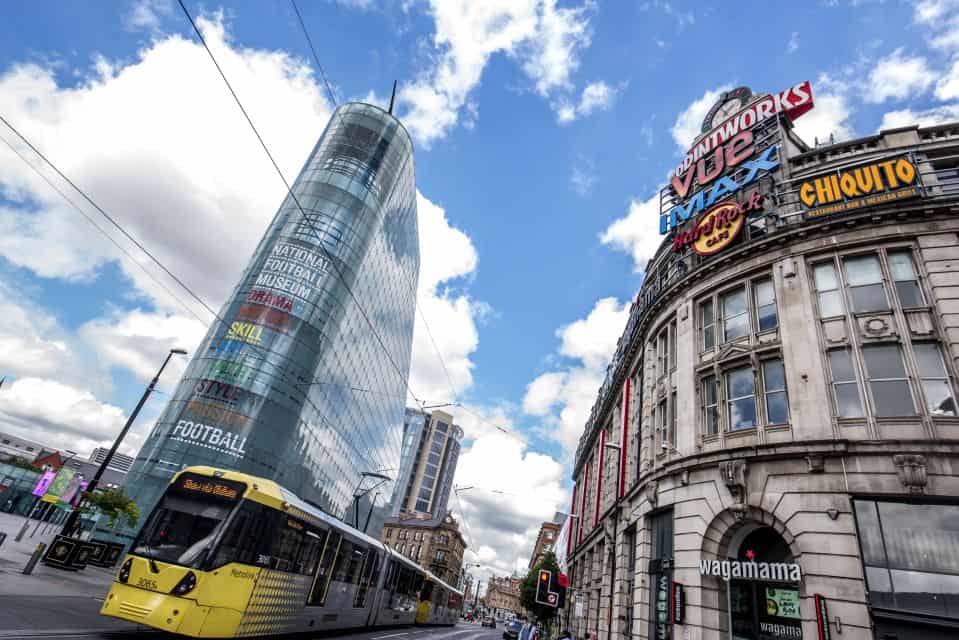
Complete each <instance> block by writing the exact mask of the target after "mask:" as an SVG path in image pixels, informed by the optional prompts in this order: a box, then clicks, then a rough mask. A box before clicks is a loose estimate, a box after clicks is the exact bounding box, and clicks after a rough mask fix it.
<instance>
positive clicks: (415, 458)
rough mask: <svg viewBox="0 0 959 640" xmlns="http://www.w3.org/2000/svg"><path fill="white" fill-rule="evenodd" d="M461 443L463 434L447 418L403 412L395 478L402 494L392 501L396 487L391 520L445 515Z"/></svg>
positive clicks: (408, 410) (409, 410) (441, 413)
mask: <svg viewBox="0 0 959 640" xmlns="http://www.w3.org/2000/svg"><path fill="white" fill-rule="evenodd" d="M462 440H463V430H462V429H461V428H460V427H458V426H457V425H455V424H453V416H451V415H450V414H448V413H446V412H444V411H434V412H432V413H425V412H423V411H419V410H418V409H410V408H407V409H406V416H405V419H404V423H403V455H402V458H401V461H400V473H399V476H398V478H399V479H400V481H401V482H402V483H403V484H405V486H406V490H405V491H404V492H403V493H402V495H403V499H402V500H396V498H397V497H398V496H399V495H400V493H399V492H400V490H401V489H402V487H401V486H398V487H396V490H397V494H396V495H395V496H394V506H393V515H394V516H398V515H399V514H400V513H402V512H407V513H409V512H417V513H429V514H432V515H433V517H434V518H442V517H443V516H445V515H446V513H447V511H448V510H449V500H450V493H451V491H452V489H453V476H454V475H455V474H456V463H457V462H458V461H459V456H460V443H461V442H462Z"/></svg>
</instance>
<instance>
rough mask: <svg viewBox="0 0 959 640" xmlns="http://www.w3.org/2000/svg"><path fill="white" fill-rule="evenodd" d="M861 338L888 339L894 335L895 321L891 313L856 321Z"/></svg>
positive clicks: (860, 318)
mask: <svg viewBox="0 0 959 640" xmlns="http://www.w3.org/2000/svg"><path fill="white" fill-rule="evenodd" d="M857 322H858V324H859V331H860V334H861V335H862V336H863V338H888V337H890V336H894V335H896V333H897V331H896V321H895V318H893V317H892V314H891V313H884V314H874V315H869V316H867V317H859V318H858V319H857Z"/></svg>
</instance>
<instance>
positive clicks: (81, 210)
mask: <svg viewBox="0 0 959 640" xmlns="http://www.w3.org/2000/svg"><path fill="white" fill-rule="evenodd" d="M0 140H3V143H4V144H5V145H7V147H9V148H10V150H11V151H13V152H14V153H15V154H17V157H18V158H20V159H21V160H23V163H24V164H25V165H27V166H28V167H30V168H31V169H33V171H34V173H36V174H37V175H38V176H40V178H41V179H42V180H43V181H44V182H46V183H47V185H49V187H50V188H51V189H53V190H54V191H56V192H57V193H58V194H59V195H60V197H61V198H63V199H64V200H65V201H66V202H67V204H69V205H70V206H71V207H73V208H74V209H76V210H77V212H78V213H79V214H80V215H82V216H83V217H84V218H86V220H87V222H89V223H90V224H91V225H93V228H94V229H96V230H97V231H99V232H100V233H101V234H103V236H104V237H105V238H106V239H107V240H109V241H110V242H111V243H112V244H113V246H115V247H116V248H117V249H119V250H120V251H122V252H123V254H124V255H125V256H126V257H127V258H129V259H130V261H131V262H132V263H133V264H135V265H136V266H137V267H139V268H140V270H141V271H143V273H145V274H146V275H147V277H149V278H150V279H151V280H153V281H154V282H155V283H157V285H159V286H160V288H162V289H163V290H164V291H165V292H166V293H167V295H169V296H170V297H171V298H173V299H174V300H175V301H176V302H177V303H179V304H180V306H182V307H183V308H184V309H185V310H186V311H187V313H189V314H190V315H192V316H193V317H194V318H196V319H197V320H198V321H200V323H202V324H205V323H206V320H204V319H203V318H201V317H200V316H199V315H197V313H196V312H195V311H194V310H193V309H191V308H190V307H189V306H187V304H186V303H185V302H183V300H182V299H181V298H180V297H179V296H177V295H176V294H174V293H173V292H172V291H170V289H169V288H168V287H167V286H166V285H165V284H164V283H163V282H161V281H160V279H159V278H157V277H156V276H155V275H154V274H152V273H150V271H148V270H147V268H146V267H145V266H143V264H141V263H140V262H139V261H138V260H137V259H136V258H134V257H133V254H131V253H130V252H129V251H127V250H126V248H124V247H123V245H121V244H120V243H119V242H117V241H116V239H114V238H113V236H111V235H110V234H108V233H107V232H106V229H104V228H103V227H101V226H100V225H98V224H97V222H96V220H94V219H93V218H92V217H91V216H90V215H88V214H87V212H86V211H84V210H83V209H82V208H81V207H80V206H79V205H78V204H77V203H76V202H74V201H73V200H71V199H70V196H68V195H67V194H65V193H63V191H61V190H60V188H59V187H57V185H55V184H53V181H52V180H50V178H48V177H47V176H46V175H44V173H43V172H42V171H40V169H38V168H37V167H35V166H34V165H33V163H32V162H30V161H29V160H28V159H27V158H26V156H24V155H23V154H22V153H20V151H19V150H18V149H17V148H16V147H14V146H13V145H12V144H10V141H9V140H7V139H6V138H4V137H3V136H0Z"/></svg>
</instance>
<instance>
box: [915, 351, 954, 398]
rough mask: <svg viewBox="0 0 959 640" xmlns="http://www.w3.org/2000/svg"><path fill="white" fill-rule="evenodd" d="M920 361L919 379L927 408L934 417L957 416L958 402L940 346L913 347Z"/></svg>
mask: <svg viewBox="0 0 959 640" xmlns="http://www.w3.org/2000/svg"><path fill="white" fill-rule="evenodd" d="M913 349H915V351H916V358H917V359H918V361H919V378H920V383H921V385H922V392H923V394H924V395H925V396H926V408H927V409H928V410H929V413H931V414H932V415H934V416H955V415H956V400H955V397H954V396H953V394H952V384H951V383H950V382H949V374H948V373H946V365H945V362H944V361H943V358H942V351H941V350H940V349H939V345H937V344H934V343H930V342H922V343H919V344H915V345H913Z"/></svg>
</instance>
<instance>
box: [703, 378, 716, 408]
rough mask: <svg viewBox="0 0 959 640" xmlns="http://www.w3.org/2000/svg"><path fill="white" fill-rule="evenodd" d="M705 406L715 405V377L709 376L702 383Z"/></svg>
mask: <svg viewBox="0 0 959 640" xmlns="http://www.w3.org/2000/svg"><path fill="white" fill-rule="evenodd" d="M703 389H704V396H705V398H706V404H716V391H717V389H716V376H709V377H708V378H706V379H705V380H704V381H703Z"/></svg>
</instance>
